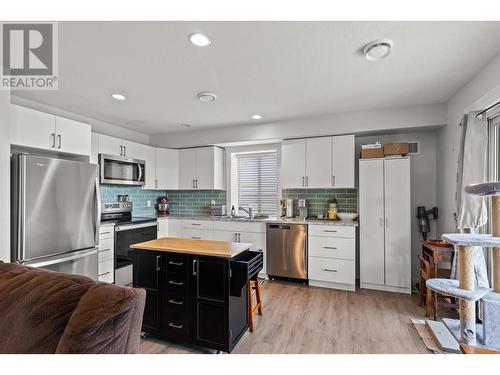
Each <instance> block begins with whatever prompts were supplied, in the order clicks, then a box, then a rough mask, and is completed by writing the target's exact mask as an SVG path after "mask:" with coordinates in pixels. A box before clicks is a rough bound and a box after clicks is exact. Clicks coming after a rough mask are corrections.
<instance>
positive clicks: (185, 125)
mask: <svg viewBox="0 0 500 375" xmlns="http://www.w3.org/2000/svg"><path fill="white" fill-rule="evenodd" d="M181 126H184V127H186V128H190V127H191V124H186V123H184V124H181Z"/></svg>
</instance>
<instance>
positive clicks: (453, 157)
mask: <svg viewBox="0 0 500 375" xmlns="http://www.w3.org/2000/svg"><path fill="white" fill-rule="evenodd" d="M498 100H500V55H498V56H497V57H496V58H494V59H493V60H492V61H491V62H490V63H489V64H488V65H487V66H485V67H484V69H483V70H481V71H480V72H479V73H478V74H477V75H476V76H475V77H474V78H473V79H471V80H470V81H469V82H468V83H467V84H466V85H465V86H464V87H462V88H461V89H460V90H459V91H458V92H457V93H456V94H455V95H454V96H453V97H452V98H451V99H450V101H449V102H448V120H447V125H446V126H445V127H444V128H442V129H441V130H440V131H439V138H438V142H439V149H438V154H437V163H438V170H439V175H438V202H439V206H440V209H441V213H442V219H441V220H439V223H438V233H439V234H442V233H450V232H451V233H453V232H455V229H456V225H455V220H454V218H453V213H454V212H455V211H456V203H455V190H456V177H457V160H458V146H459V142H460V127H459V126H458V125H459V123H460V121H461V119H462V116H463V115H464V113H466V112H468V111H473V110H476V109H484V108H487V107H488V106H489V105H491V104H493V103H495V102H497V101H498Z"/></svg>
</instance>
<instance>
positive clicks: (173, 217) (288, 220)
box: [157, 214, 359, 227]
mask: <svg viewBox="0 0 500 375" xmlns="http://www.w3.org/2000/svg"><path fill="white" fill-rule="evenodd" d="M157 218H158V220H165V219H170V220H211V221H231V222H242V223H278V224H312V225H340V226H351V227H357V226H358V225H359V224H358V222H357V221H352V220H327V219H307V220H306V219H299V218H267V219H245V218H231V217H229V216H206V215H176V214H172V215H169V216H157Z"/></svg>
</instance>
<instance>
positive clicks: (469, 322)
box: [426, 182, 500, 350]
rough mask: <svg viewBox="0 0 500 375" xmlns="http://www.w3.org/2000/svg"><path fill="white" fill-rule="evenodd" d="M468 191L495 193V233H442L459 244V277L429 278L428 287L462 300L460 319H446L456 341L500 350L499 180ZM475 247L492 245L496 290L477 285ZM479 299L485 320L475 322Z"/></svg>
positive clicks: (456, 244)
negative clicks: (454, 278)
mask: <svg viewBox="0 0 500 375" xmlns="http://www.w3.org/2000/svg"><path fill="white" fill-rule="evenodd" d="M465 192H466V193H467V194H471V195H476V196H492V198H491V199H492V205H491V207H492V212H491V214H492V215H491V217H492V228H493V234H492V235H491V234H462V233H460V234H458V233H453V234H443V236H442V238H443V239H444V240H446V241H448V242H449V243H451V244H453V245H455V246H458V280H452V279H439V278H436V279H429V280H427V283H426V286H427V287H428V288H429V289H431V290H433V291H435V292H437V293H440V294H444V295H447V296H450V297H455V298H458V299H459V301H460V311H459V313H460V320H456V319H443V323H444V324H445V325H446V327H447V328H448V329H449V330H450V332H451V333H452V334H453V336H454V337H455V338H456V339H457V341H459V342H460V343H462V344H465V345H469V346H473V347H477V348H484V349H495V350H500V182H489V183H484V184H477V185H469V186H467V187H466V188H465ZM474 246H481V247H491V248H492V258H493V262H492V263H493V267H492V271H491V272H492V276H493V290H491V289H489V288H484V287H480V286H477V285H476V280H475V274H474ZM477 301H479V303H480V312H481V317H480V318H481V319H480V320H481V322H482V323H476V302H477Z"/></svg>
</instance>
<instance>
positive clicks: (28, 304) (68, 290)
mask: <svg viewBox="0 0 500 375" xmlns="http://www.w3.org/2000/svg"><path fill="white" fill-rule="evenodd" d="M93 285H95V282H94V281H93V280H92V279H90V278H88V277H85V276H77V275H65V274H61V273H57V272H48V271H45V270H40V269H36V268H31V267H25V266H21V265H19V264H13V263H0V317H1V319H0V353H54V352H55V351H56V348H57V345H58V343H59V341H60V339H61V337H62V335H63V333H64V330H65V328H66V326H67V324H68V321H69V320H70V318H71V316H72V314H73V311H74V310H75V308H76V306H77V305H78V303H79V301H80V299H81V298H82V296H83V295H84V294H85V293H86V292H87V290H88V289H89V288H90V287H91V286H93Z"/></svg>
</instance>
